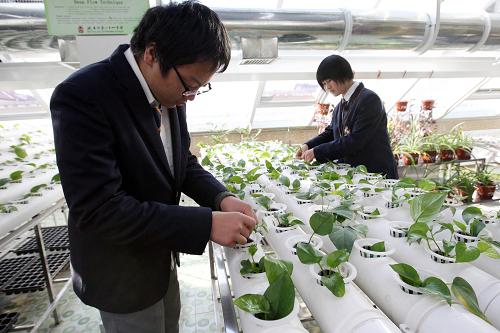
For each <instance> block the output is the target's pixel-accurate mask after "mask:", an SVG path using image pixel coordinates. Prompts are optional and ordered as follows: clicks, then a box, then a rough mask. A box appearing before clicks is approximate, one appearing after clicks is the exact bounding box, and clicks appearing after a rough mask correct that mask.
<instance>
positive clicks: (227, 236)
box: [210, 212, 255, 247]
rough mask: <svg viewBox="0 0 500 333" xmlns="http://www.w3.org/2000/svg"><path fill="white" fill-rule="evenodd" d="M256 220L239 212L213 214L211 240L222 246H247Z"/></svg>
mask: <svg viewBox="0 0 500 333" xmlns="http://www.w3.org/2000/svg"><path fill="white" fill-rule="evenodd" d="M254 227H255V219H253V218H251V217H249V216H246V215H245V214H242V213H238V212H212V231H211V233H210V240H212V241H214V242H216V243H217V244H220V245H222V246H231V247H233V246H235V245H236V244H242V245H243V244H245V243H246V242H247V238H248V237H249V236H250V233H251V232H252V230H253V228H254Z"/></svg>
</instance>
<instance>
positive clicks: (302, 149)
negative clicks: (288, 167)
mask: <svg viewBox="0 0 500 333" xmlns="http://www.w3.org/2000/svg"><path fill="white" fill-rule="evenodd" d="M308 149H309V147H308V146H307V145H306V144H305V143H304V144H303V145H301V146H300V147H299V149H297V152H296V153H295V158H297V159H299V160H301V159H303V158H304V152H305V151H306V150H308Z"/></svg>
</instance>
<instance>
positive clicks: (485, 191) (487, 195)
mask: <svg viewBox="0 0 500 333" xmlns="http://www.w3.org/2000/svg"><path fill="white" fill-rule="evenodd" d="M495 188H496V186H495V184H491V185H483V184H476V192H477V195H478V196H479V199H480V200H490V199H492V198H493V194H494V193H495Z"/></svg>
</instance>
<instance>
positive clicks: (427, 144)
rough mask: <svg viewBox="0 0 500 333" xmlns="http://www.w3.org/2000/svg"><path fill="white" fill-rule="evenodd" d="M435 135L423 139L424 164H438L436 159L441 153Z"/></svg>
mask: <svg viewBox="0 0 500 333" xmlns="http://www.w3.org/2000/svg"><path fill="white" fill-rule="evenodd" d="M436 141H437V138H436V135H435V134H431V135H427V136H424V137H423V139H422V154H421V157H422V162H423V163H436V157H437V155H438V151H439V144H438V143H437V142H436Z"/></svg>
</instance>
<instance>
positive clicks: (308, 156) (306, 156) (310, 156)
mask: <svg viewBox="0 0 500 333" xmlns="http://www.w3.org/2000/svg"><path fill="white" fill-rule="evenodd" d="M302 158H303V159H304V161H306V162H312V160H314V159H315V157H314V148H313V149H309V150H306V151H305V152H304V153H303V154H302Z"/></svg>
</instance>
